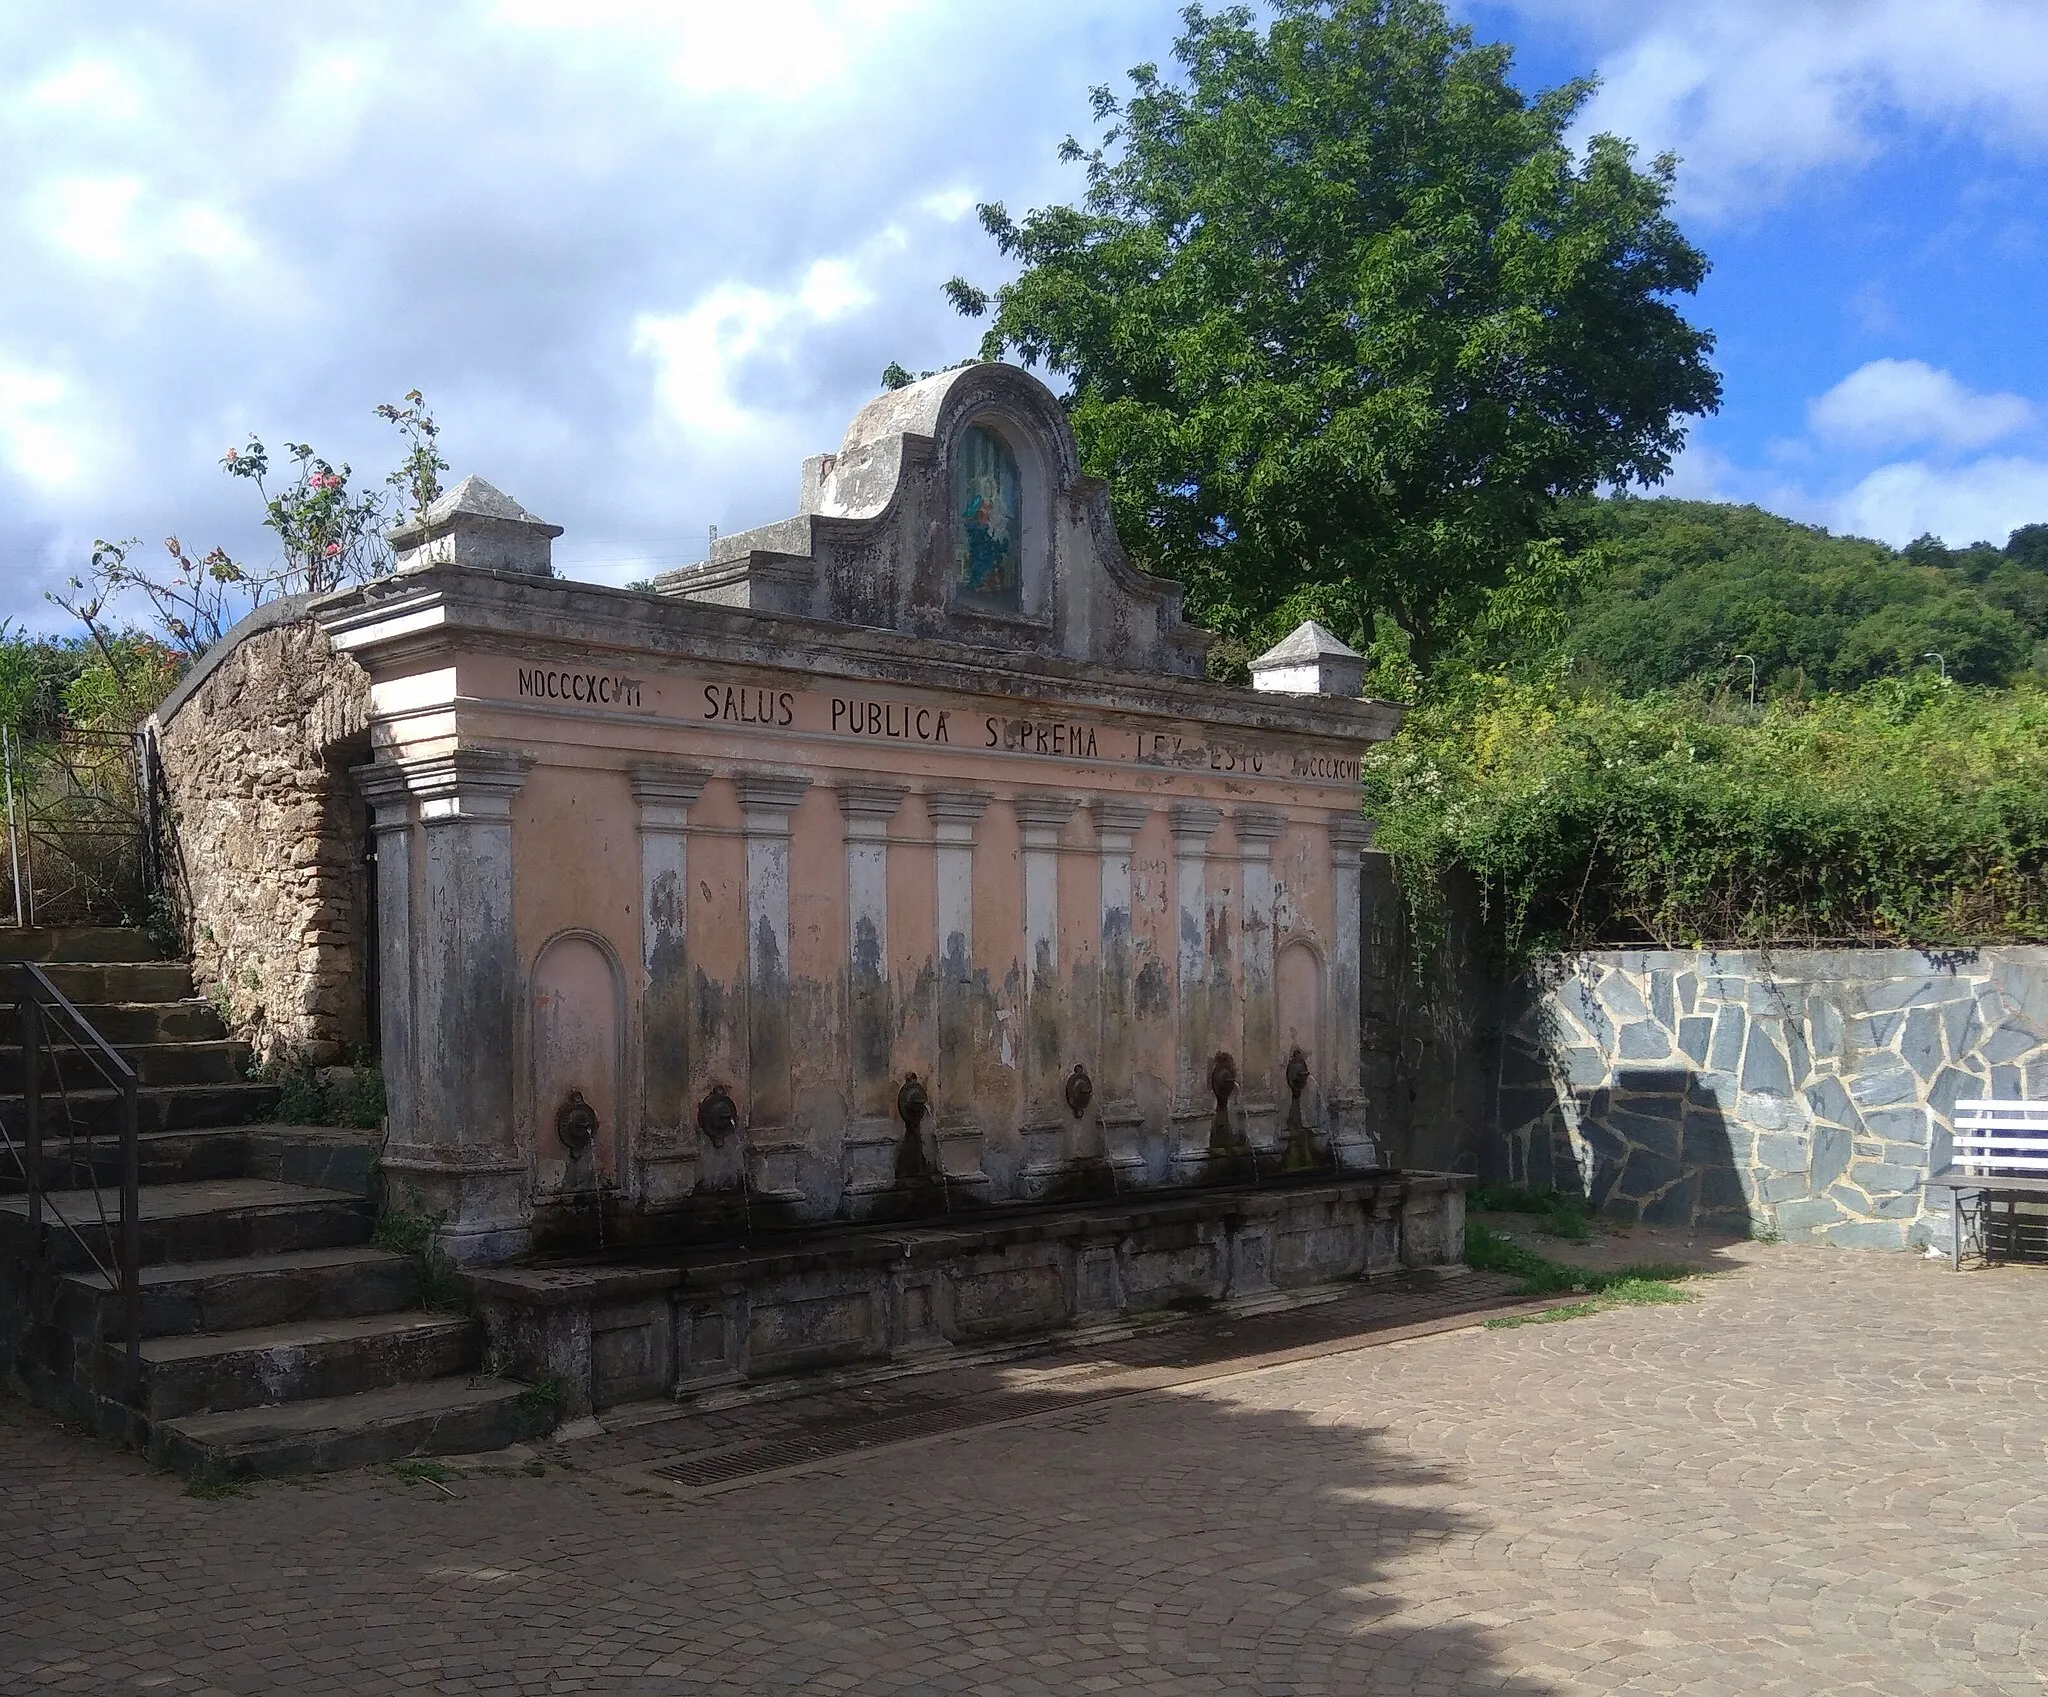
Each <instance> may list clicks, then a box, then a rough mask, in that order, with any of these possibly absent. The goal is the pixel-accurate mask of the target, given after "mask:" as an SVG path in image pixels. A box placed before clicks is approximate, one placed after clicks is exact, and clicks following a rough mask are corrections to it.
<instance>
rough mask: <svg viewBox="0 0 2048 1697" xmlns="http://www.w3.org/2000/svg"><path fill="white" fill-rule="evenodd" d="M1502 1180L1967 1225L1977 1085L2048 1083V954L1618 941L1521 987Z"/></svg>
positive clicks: (1854, 1242)
mask: <svg viewBox="0 0 2048 1697" xmlns="http://www.w3.org/2000/svg"><path fill="white" fill-rule="evenodd" d="M1505 1013H1506V1018H1505V1022H1504V1029H1503V1033H1502V1039H1501V1047H1500V1073H1499V1091H1498V1098H1497V1107H1496V1114H1495V1117H1494V1125H1493V1127H1492V1128H1491V1132H1490V1135H1488V1136H1486V1137H1485V1138H1483V1139H1482V1141H1481V1145H1480V1160H1479V1166H1480V1176H1481V1178H1482V1179H1483V1180H1486V1181H1489V1182H1503V1181H1506V1182H1519V1183H1528V1184H1531V1185H1535V1186H1539V1187H1541V1186H1555V1187H1556V1188H1558V1189H1560V1190H1564V1191H1567V1192H1571V1193H1575V1194H1580V1195H1584V1196H1585V1197H1587V1198H1588V1199H1589V1200H1591V1201H1592V1202H1593V1203H1595V1204H1597V1205H1599V1206H1600V1207H1601V1208H1603V1209H1604V1210H1606V1211H1607V1212H1608V1213H1610V1214H1614V1215H1618V1216H1621V1217H1623V1218H1640V1219H1641V1220H1643V1221H1645V1222H1646V1223H1651V1224H1664V1225H1686V1224H1699V1225H1704V1226H1720V1227H1732V1228H1734V1229H1737V1230H1740V1229H1742V1228H1743V1227H1744V1226H1745V1225H1747V1226H1749V1227H1750V1228H1751V1229H1754V1230H1759V1231H1777V1232H1779V1233H1782V1234H1783V1235H1784V1236H1785V1237H1786V1238H1788V1239H1792V1240H1799V1241H1807V1242H1821V1243H1830V1244H1837V1245H1841V1246H1844V1247H1859V1248H1887V1249H1898V1248H1905V1247H1909V1246H1917V1245H1923V1244H1938V1245H1941V1246H1943V1247H1946V1245H1947V1244H1948V1241H1949V1215H1948V1203H1947V1193H1946V1192H1942V1191H1936V1192H1934V1193H1933V1194H1932V1196H1931V1197H1928V1196H1924V1195H1923V1193H1922V1190H1921V1181H1922V1180H1923V1179H1925V1178H1926V1177H1927V1175H1928V1174H1929V1173H1930V1172H1936V1171H1939V1170H1940V1169H1941V1168H1942V1167H1944V1166H1946V1165H1947V1164H1948V1160H1949V1153H1950V1134H1951V1127H1950V1121H1949V1114H1950V1110H1951V1108H1952V1107H1953V1105H1954V1104H1955V1103H1956V1102H1957V1101H1958V1100H1960V1099H1968V1098H1972V1097H1983V1096H2006V1097H2044V1096H2048V950H2044V949H2035V948H2009V949H1983V950H1961V951H1955V952H1953V953H1947V954H1928V953H1922V952H1920V951H1917V950H1906V949H1900V950H1873V951H1857V950H1799V951H1785V952H1775V953H1763V952H1756V953H1735V952H1715V951H1709V950H1701V951H1669V952H1661V951H1660V952H1617V953H1602V954H1587V955H1577V956H1572V957H1568V958H1566V959H1564V960H1562V961H1560V962H1558V963H1556V965H1554V966H1553V968H1552V969H1551V971H1550V972H1548V973H1546V974H1545V975H1543V977H1542V978H1541V979H1540V980H1539V981H1536V982H1533V983H1525V984H1524V985H1521V986H1518V987H1517V989H1516V990H1515V991H1514V992H1512V993H1511V999H1510V1002H1509V1004H1508V1007H1507V1009H1506V1010H1505Z"/></svg>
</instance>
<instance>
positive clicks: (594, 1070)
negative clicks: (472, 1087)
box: [527, 931, 626, 1191]
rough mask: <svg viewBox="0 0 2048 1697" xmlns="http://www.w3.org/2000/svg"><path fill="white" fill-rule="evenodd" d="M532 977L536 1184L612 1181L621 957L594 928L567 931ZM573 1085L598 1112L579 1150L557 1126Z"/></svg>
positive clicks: (615, 1176) (621, 1027) (622, 999)
mask: <svg viewBox="0 0 2048 1697" xmlns="http://www.w3.org/2000/svg"><path fill="white" fill-rule="evenodd" d="M528 982H529V985H530V988H529V991H528V1016H529V1017H528V1028H527V1029H528V1050H527V1053H528V1056H529V1058H530V1061H531V1066H532V1073H533V1096H532V1103H533V1109H532V1112H533V1128H532V1136H533V1150H534V1158H535V1177H536V1180H537V1182H538V1185H539V1188H540V1189H542V1190H544V1191H545V1190H572V1191H573V1190H592V1189H597V1188H600V1187H603V1188H611V1187H615V1186H617V1185H618V1184H619V1182H620V1180H621V1178H622V1176H623V1175H622V1173H621V1170H620V1168H621V1160H622V1156H623V1152H624V1142H623V1136H622V1133H623V1127H622V1126H621V1125H620V1113H621V1104H622V1102H623V1100H624V1092H623V1091H622V1090H621V1088H620V1075H621V1072H622V1070H623V1061H622V1057H623V1053H624V1047H625V1044H624V1034H625V1006H626V991H625V974H624V973H623V972H622V971H621V970H620V967H619V961H618V957H617V956H616V955H615V954H614V953H613V952H612V948H611V945H610V944H609V943H607V942H606V941H605V940H604V939H603V938H602V937H600V936H598V935H596V933H594V932H590V931H564V932H561V933H559V934H558V935H556V936H554V937H551V938H550V939H549V940H548V942H547V943H546V945H545V946H544V947H543V948H542V949H541V951H540V953H539V954H538V955H537V956H536V957H535V958H534V963H533V974H532V977H531V978H530V979H529V981H528ZM571 1091H576V1092H579V1093H580V1094H581V1095H582V1097H583V1100H584V1102H585V1103H587V1104H588V1105H589V1108H590V1110H591V1112H592V1113H594V1114H595V1115H596V1116H597V1129H596V1131H595V1133H594V1134H593V1136H592V1137H591V1140H590V1143H589V1146H588V1147H587V1148H584V1149H580V1150H578V1149H572V1148H570V1147H569V1146H568V1145H566V1144H565V1143H564V1142H563V1139H562V1136H561V1133H560V1131H559V1130H558V1126H559V1123H560V1119H561V1114H562V1109H563V1107H564V1105H565V1104H567V1103H568V1102H569V1099H570V1092H571Z"/></svg>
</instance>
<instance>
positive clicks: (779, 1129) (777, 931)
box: [734, 773, 811, 1201]
mask: <svg viewBox="0 0 2048 1697" xmlns="http://www.w3.org/2000/svg"><path fill="white" fill-rule="evenodd" d="M810 783H811V781H810V779H808V778H802V777H789V776H784V775H780V774H770V773H749V774H748V775H746V776H745V777H742V778H739V779H736V780H735V783H734V787H735V788H736V789H737V790H738V791H739V798H740V813H741V818H742V821H743V823H744V827H745V830H746V836H747V1100H746V1103H745V1118H744V1123H745V1126H746V1136H747V1155H748V1158H749V1160H750V1162H751V1163H752V1165H753V1171H754V1178H753V1181H752V1182H753V1189H754V1193H755V1194H756V1195H758V1196H765V1197H768V1198H771V1199H774V1200H780V1201H797V1200H800V1199H801V1198H802V1196H803V1187H802V1185H801V1184H800V1182H799V1173H798V1167H799V1162H800V1157H801V1154H802V1145H801V1143H800V1141H799V1140H798V1138H797V1136H796V1133H795V1128H794V1125H793V1123H792V1120H793V1114H792V1109H793V1103H792V1101H791V1088H792V1087H791V1074H790V1030H789V835H790V824H789V816H790V814H791V813H792V812H793V811H794V810H795V808H796V805H797V803H798V802H800V801H802V800H803V795H804V791H805V790H807V789H809V788H810Z"/></svg>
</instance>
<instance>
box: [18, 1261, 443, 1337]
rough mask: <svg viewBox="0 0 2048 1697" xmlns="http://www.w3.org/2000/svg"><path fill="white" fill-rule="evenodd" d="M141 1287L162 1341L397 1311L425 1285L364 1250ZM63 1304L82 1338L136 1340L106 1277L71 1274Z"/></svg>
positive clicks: (243, 1265)
mask: <svg viewBox="0 0 2048 1697" xmlns="http://www.w3.org/2000/svg"><path fill="white" fill-rule="evenodd" d="M141 1284H142V1335H143V1336H144V1337H145V1338H161V1337H186V1336H190V1335H192V1334H194V1333H197V1332H228V1331H243V1330H247V1329H248V1328H250V1327H252V1326H284V1325H292V1324H295V1323H298V1322H302V1321H308V1320H342V1319H355V1318H358V1317H361V1316H363V1315H369V1314H392V1313H397V1312H399V1311H400V1310H404V1309H410V1308H412V1307H414V1306H415V1305H416V1304H417V1303H418V1301H419V1285H420V1281H419V1272H418V1269H417V1268H415V1267H414V1265H413V1263H412V1261H411V1260H410V1259H409V1258H408V1257H406V1256H403V1255H396V1254H393V1253H392V1252H391V1251H390V1250H388V1249H376V1248H372V1247H371V1246H370V1245H368V1244H357V1245H350V1246H347V1247H344V1248H340V1249H295V1250H290V1251H288V1252H286V1253H285V1254H282V1255H248V1256H240V1257H236V1258H232V1259H229V1260H225V1261H185V1262H172V1263H169V1264H166V1265H163V1266H156V1267H144V1268H143V1269H142V1279H141ZM57 1300H58V1305H59V1306H58V1316H59V1319H60V1321H61V1322H62V1323H63V1324H66V1325H68V1326H70V1327H71V1328H72V1330H73V1331H74V1332H77V1333H79V1334H81V1335H85V1336H91V1337H103V1338H115V1337H125V1336H126V1335H127V1334H126V1318H125V1316H124V1314H123V1312H122V1304H121V1296H120V1291H119V1289H118V1287H117V1286H116V1285H115V1284H114V1283H113V1281H111V1280H110V1279H108V1277H107V1276H106V1275H105V1274H104V1273H100V1272H86V1273H70V1274H67V1275H65V1277H64V1278H63V1279H62V1281H61V1282H60V1284H59V1288H58V1294H57Z"/></svg>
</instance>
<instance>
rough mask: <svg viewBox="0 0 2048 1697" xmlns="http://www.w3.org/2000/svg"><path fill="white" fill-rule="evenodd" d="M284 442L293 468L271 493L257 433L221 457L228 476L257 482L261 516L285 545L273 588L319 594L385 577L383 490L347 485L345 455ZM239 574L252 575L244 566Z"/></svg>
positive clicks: (280, 592)
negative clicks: (338, 459)
mask: <svg viewBox="0 0 2048 1697" xmlns="http://www.w3.org/2000/svg"><path fill="white" fill-rule="evenodd" d="M284 446H285V451H286V452H287V453H288V454H290V455H291V458H292V465H293V475H292V478H291V481H290V482H288V483H287V484H286V485H285V486H284V487H283V488H282V489H280V490H278V491H277V492H276V493H275V494H273V493H271V489H270V482H269V478H270V453H269V450H268V449H266V448H265V447H264V445H263V441H262V438H261V437H258V436H253V435H252V436H251V437H250V438H249V441H248V444H247V446H245V447H241V448H230V449H229V450H228V451H227V453H226V454H225V455H223V456H222V458H221V464H222V465H223V466H225V467H226V468H227V471H228V475H229V476H231V477H245V478H247V479H248V480H249V481H250V482H251V483H253V484H255V485H256V489H257V493H258V494H260V495H261V496H262V497H263V522H264V524H265V525H267V526H268V527H269V528H270V529H271V531H272V532H274V533H275V535H276V537H277V539H278V542H279V543H280V544H281V545H282V547H283V550H284V559H283V561H282V563H281V564H280V565H279V566H278V567H277V568H276V570H275V571H274V572H272V573H271V574H270V576H271V580H272V581H271V583H270V585H269V590H270V593H271V594H276V595H322V594H325V593H326V592H327V591H328V590H330V589H341V588H345V587H346V586H347V585H349V584H352V583H365V582H367V581H369V580H370V579H371V578H374V577H382V576H383V575H384V574H385V573H386V572H388V571H389V570H390V569H391V551H390V549H389V548H387V547H386V546H385V543H384V525H385V521H386V519H387V517H388V514H387V512H386V501H385V497H384V494H383V492H382V491H381V490H369V491H363V492H356V491H353V490H351V489H350V487H349V476H350V468H349V466H348V465H347V463H346V462H344V463H343V464H342V465H340V466H339V467H337V466H334V465H332V464H330V463H329V462H328V461H326V460H324V459H322V458H321V457H320V456H319V455H318V454H316V453H314V451H313V449H312V447H311V446H310V445H309V444H308V443H305V442H287V443H286V444H285V445H284ZM243 581H244V582H247V581H249V579H248V577H247V574H244V577H243ZM268 598H269V597H268V596H267V595H266V596H264V597H260V599H268Z"/></svg>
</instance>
